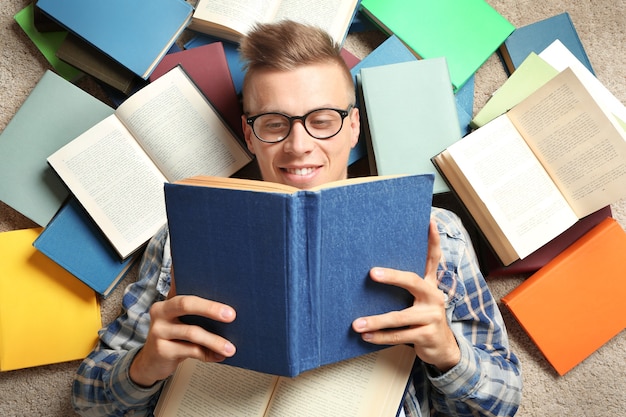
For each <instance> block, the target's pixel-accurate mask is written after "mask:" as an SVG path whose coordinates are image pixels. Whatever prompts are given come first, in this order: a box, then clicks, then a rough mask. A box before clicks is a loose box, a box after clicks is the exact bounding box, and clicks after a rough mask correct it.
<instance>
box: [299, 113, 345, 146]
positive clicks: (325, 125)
mask: <svg viewBox="0 0 626 417" xmlns="http://www.w3.org/2000/svg"><path fill="white" fill-rule="evenodd" d="M342 124H343V118H342V117H341V115H340V114H339V113H338V112H337V111H335V110H329V109H320V110H315V111H314V112H312V113H310V114H309V115H308V116H307V118H306V120H305V125H306V129H307V131H308V132H309V134H310V135H311V136H313V137H314V138H318V139H326V138H329V137H331V136H334V135H336V134H337V132H339V130H341V126H342Z"/></svg>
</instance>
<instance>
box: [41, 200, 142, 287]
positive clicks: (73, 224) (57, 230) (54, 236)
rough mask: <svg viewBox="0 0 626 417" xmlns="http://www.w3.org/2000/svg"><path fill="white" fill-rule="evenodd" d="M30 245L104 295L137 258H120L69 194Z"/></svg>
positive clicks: (114, 285) (121, 277) (115, 284)
mask: <svg viewBox="0 0 626 417" xmlns="http://www.w3.org/2000/svg"><path fill="white" fill-rule="evenodd" d="M33 246H34V247H35V248H36V249H37V250H39V251H40V252H41V253H43V254H44V255H46V256H47V257H48V258H50V259H52V260H53V261H54V262H55V263H57V264H58V265H60V266H62V267H63V268H64V269H65V270H67V271H68V272H69V273H71V274H72V275H74V276H75V277H76V278H78V279H80V280H81V281H82V282H84V283H85V284H87V285H88V286H89V287H91V288H92V289H93V290H94V291H96V292H97V293H99V294H101V295H102V296H103V297H105V298H106V297H107V296H108V295H109V294H110V293H111V291H113V290H114V289H115V287H116V286H117V284H118V283H119V282H120V281H121V280H122V279H123V278H124V276H125V275H126V273H127V272H128V271H129V270H130V268H131V267H132V265H133V263H134V262H135V260H136V259H138V257H139V256H135V257H131V258H128V259H126V260H122V259H120V257H119V255H118V254H117V252H115V249H113V246H111V243H110V242H109V241H108V240H107V238H106V237H105V236H104V234H103V233H102V231H101V230H100V229H99V228H98V227H97V226H96V224H95V223H94V222H93V220H92V219H91V217H89V214H88V213H87V212H86V211H85V209H84V208H83V207H82V206H81V205H80V203H78V200H76V198H75V197H73V196H70V197H69V199H68V201H67V202H66V203H65V204H64V205H63V207H61V209H60V210H59V212H58V213H57V214H56V215H55V216H54V217H53V218H52V220H50V223H48V224H47V225H46V227H45V228H44V230H43V231H42V232H41V234H40V235H39V236H38V237H37V239H35V241H34V242H33Z"/></svg>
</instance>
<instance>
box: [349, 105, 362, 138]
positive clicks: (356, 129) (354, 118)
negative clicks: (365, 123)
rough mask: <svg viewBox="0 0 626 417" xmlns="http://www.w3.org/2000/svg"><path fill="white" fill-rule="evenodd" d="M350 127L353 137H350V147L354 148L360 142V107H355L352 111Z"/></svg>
mask: <svg viewBox="0 0 626 417" xmlns="http://www.w3.org/2000/svg"><path fill="white" fill-rule="evenodd" d="M350 127H351V128H352V137H351V138H350V147H351V148H354V147H355V146H356V144H357V143H358V142H359V135H360V133H361V115H360V113H359V109H358V108H356V107H355V108H353V109H352V111H351V113H350Z"/></svg>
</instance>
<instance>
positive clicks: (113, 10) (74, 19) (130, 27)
mask: <svg viewBox="0 0 626 417" xmlns="http://www.w3.org/2000/svg"><path fill="white" fill-rule="evenodd" d="M37 6H38V7H39V8H40V9H41V10H42V11H43V12H44V13H46V14H47V15H48V16H49V17H51V18H52V19H54V20H55V21H57V22H58V23H59V24H61V25H62V26H63V27H64V28H66V29H67V30H68V31H70V32H72V33H74V34H75V35H77V36H79V37H81V38H82V39H84V40H85V41H87V42H89V43H90V44H92V45H93V46H94V47H96V48H97V49H99V50H100V51H102V52H103V53H104V54H106V55H108V56H109V57H111V58H112V59H114V60H115V61H117V62H119V63H120V64H121V65H123V66H124V67H126V68H128V69H129V70H130V71H132V72H133V73H135V74H136V75H138V76H139V77H141V78H143V79H147V78H148V76H149V75H150V73H152V71H153V70H154V67H155V66H156V65H157V64H158V63H159V61H160V60H161V59H162V58H163V56H164V55H165V54H166V53H167V51H168V49H169V48H170V46H171V45H172V44H173V43H174V42H176V40H177V39H178V37H179V36H180V34H181V33H182V31H183V30H184V29H185V28H186V27H187V25H188V24H189V21H190V19H191V15H192V13H193V7H192V6H191V5H190V4H189V3H187V2H185V1H184V0H133V1H127V0H107V1H83V0H63V1H58V0H38V2H37Z"/></svg>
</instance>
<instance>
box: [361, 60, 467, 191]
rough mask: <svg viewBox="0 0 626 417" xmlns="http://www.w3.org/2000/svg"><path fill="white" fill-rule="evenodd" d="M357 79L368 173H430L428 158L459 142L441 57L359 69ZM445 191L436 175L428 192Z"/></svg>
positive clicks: (448, 83) (431, 165) (449, 86)
mask: <svg viewBox="0 0 626 417" xmlns="http://www.w3.org/2000/svg"><path fill="white" fill-rule="evenodd" d="M360 78H361V90H360V91H362V95H363V104H362V109H361V115H362V118H363V119H365V123H364V124H365V129H364V130H365V141H366V145H367V149H368V157H369V162H370V170H371V173H372V174H375V175H394V174H423V173H429V172H430V173H436V168H435V166H434V165H433V164H432V162H431V157H432V156H433V155H435V154H437V153H439V152H441V151H442V150H443V149H445V148H447V147H448V146H450V145H452V144H453V143H455V142H457V141H458V140H460V139H461V131H460V129H459V124H458V115H457V106H456V101H455V99H454V94H453V93H452V87H451V84H450V77H449V75H448V67H447V65H446V60H445V58H431V59H422V60H419V61H417V60H416V61H411V62H403V63H399V64H391V65H382V66H378V67H371V68H363V69H362V70H361V75H360ZM447 191H449V188H448V186H447V185H446V183H445V181H444V180H443V178H442V177H441V175H440V174H439V173H436V175H435V183H434V187H433V192H434V193H435V194H438V193H443V192H447Z"/></svg>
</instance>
